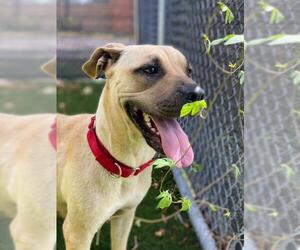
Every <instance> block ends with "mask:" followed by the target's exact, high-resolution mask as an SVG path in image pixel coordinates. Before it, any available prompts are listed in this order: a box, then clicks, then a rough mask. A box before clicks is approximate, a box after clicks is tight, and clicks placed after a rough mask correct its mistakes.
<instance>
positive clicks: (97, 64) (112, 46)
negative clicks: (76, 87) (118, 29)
mask: <svg viewBox="0 0 300 250" xmlns="http://www.w3.org/2000/svg"><path fill="white" fill-rule="evenodd" d="M124 48H125V46H124V45H123V44H121V43H109V44H107V45H105V46H104V47H100V48H97V49H96V50H95V51H94V52H93V54H92V55H91V57H90V59H89V60H88V61H86V62H85V63H84V64H83V66H82V70H83V71H84V72H85V73H86V74H87V75H88V76H89V77H91V78H94V79H97V78H99V77H104V73H105V70H106V69H108V68H109V66H111V65H112V64H113V63H115V62H116V61H117V60H118V58H119V57H120V55H121V53H122V51H123V50H124Z"/></svg>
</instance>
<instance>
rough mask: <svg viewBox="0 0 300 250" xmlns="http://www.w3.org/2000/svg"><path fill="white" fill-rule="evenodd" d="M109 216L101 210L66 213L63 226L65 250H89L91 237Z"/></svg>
mask: <svg viewBox="0 0 300 250" xmlns="http://www.w3.org/2000/svg"><path fill="white" fill-rule="evenodd" d="M109 217H110V216H109V215H107V214H106V212H105V211H104V210H103V209H100V210H80V211H79V210H77V209H76V208H75V207H74V206H73V207H72V209H71V210H69V211H68V213H67V216H66V218H65V221H64V224H63V233H64V238H65V244H66V250H89V249H90V246H91V243H92V240H93V237H94V235H95V233H96V232H97V230H98V229H100V228H101V227H102V225H103V224H104V223H105V221H106V220H107V219H108V218H109Z"/></svg>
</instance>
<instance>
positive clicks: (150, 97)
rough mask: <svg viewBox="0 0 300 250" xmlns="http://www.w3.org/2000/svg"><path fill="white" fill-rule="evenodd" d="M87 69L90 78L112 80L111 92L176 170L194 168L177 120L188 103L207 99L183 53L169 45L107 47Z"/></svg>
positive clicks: (146, 137)
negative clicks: (177, 167) (180, 167)
mask: <svg viewBox="0 0 300 250" xmlns="http://www.w3.org/2000/svg"><path fill="white" fill-rule="evenodd" d="M83 70H84V72H86V74H87V75H88V76H90V77H91V78H94V79H96V78H99V77H105V78H107V79H108V82H107V84H108V86H107V87H108V88H114V90H115V91H114V93H115V97H116V98H117V99H118V102H119V103H120V105H121V106H122V107H123V109H124V110H125V111H126V113H127V115H128V116H129V118H130V120H131V121H132V122H133V123H134V125H135V126H136V127H137V128H138V129H139V130H140V132H141V133H142V135H143V136H144V138H145V140H146V141H147V143H148V144H149V145H150V146H151V147H152V148H154V149H155V150H156V151H158V152H161V153H162V152H164V153H165V154H166V155H167V156H168V157H170V158H172V159H174V160H175V161H179V164H177V165H178V166H185V165H189V164H191V162H190V161H191V158H193V157H192V150H191V149H190V145H189V142H188V139H187V136H186V135H185V133H184V132H183V131H182V129H181V128H180V126H179V124H178V123H177V122H176V119H175V118H176V117H178V116H179V114H180V110H181V108H182V106H183V105H184V104H186V103H188V102H194V101H197V100H201V99H203V98H204V91H203V90H202V88H201V87H200V86H199V85H197V84H196V83H195V82H194V81H193V79H192V78H191V75H192V68H191V65H190V64H189V62H188V61H187V59H186V58H185V57H184V55H183V54H181V53H180V52H179V51H178V50H176V49H174V48H173V47H171V46H155V45H132V46H124V45H122V44H108V45H106V46H104V47H100V48H98V49H96V50H95V51H94V52H93V54H92V55H91V57H90V59H89V60H88V61H87V62H86V63H85V64H84V65H83ZM171 144H172V145H171ZM188 156H189V157H188ZM179 157H180V158H181V159H177V158H179Z"/></svg>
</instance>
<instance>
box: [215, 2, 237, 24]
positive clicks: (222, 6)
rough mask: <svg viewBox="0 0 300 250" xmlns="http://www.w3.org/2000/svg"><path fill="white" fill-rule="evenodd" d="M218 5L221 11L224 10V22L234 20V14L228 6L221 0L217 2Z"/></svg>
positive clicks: (228, 22)
mask: <svg viewBox="0 0 300 250" xmlns="http://www.w3.org/2000/svg"><path fill="white" fill-rule="evenodd" d="M218 7H219V9H220V10H221V11H222V12H225V23H226V24H230V23H231V22H232V21H233V20H234V15H233V14H232V11H231V10H230V8H229V7H228V6H227V5H226V4H224V3H223V2H218Z"/></svg>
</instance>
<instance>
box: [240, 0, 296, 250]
mask: <svg viewBox="0 0 300 250" xmlns="http://www.w3.org/2000/svg"><path fill="white" fill-rule="evenodd" d="M268 3H269V4H271V5H272V6H274V7H276V9H277V10H278V11H280V12H281V14H282V15H283V17H284V18H283V20H282V21H280V22H278V23H270V17H269V16H268V15H266V13H263V12H262V11H261V8H260V6H259V5H257V3H256V1H249V2H248V3H247V6H246V7H247V13H248V14H247V16H250V17H251V16H255V19H254V18H248V22H247V24H246V29H245V31H246V32H245V37H246V40H252V39H255V38H263V37H269V36H272V35H275V34H282V33H286V34H297V33H299V22H298V23H297V21H296V20H297V16H298V15H299V13H300V3H299V1H294V0H284V1H274V0H273V1H268ZM299 65H300V46H299V44H298V45H295V44H287V45H277V46H269V45H267V44H263V45H260V46H255V47H249V48H248V50H247V54H246V64H245V67H246V72H247V77H246V82H247V84H246V85H245V113H246V114H247V115H246V116H245V161H246V166H247V169H246V170H245V184H244V188H245V231H246V232H247V233H248V234H249V235H250V236H251V237H252V238H253V239H255V243H256V245H257V248H258V249H287V250H294V249H295V250H296V249H299V247H300V212H299V208H300V199H299V190H300V186H299V180H300V168H299V164H300V153H299V152H300V144H299V142H300V141H299V138H300V119H299V117H300V116H299V114H300V112H299V111H300V85H299V83H298V84H297V82H296V81H295V78H294V79H293V77H292V76H293V74H295V73H296V72H299V69H300V67H299ZM248 83H249V84H248Z"/></svg>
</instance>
